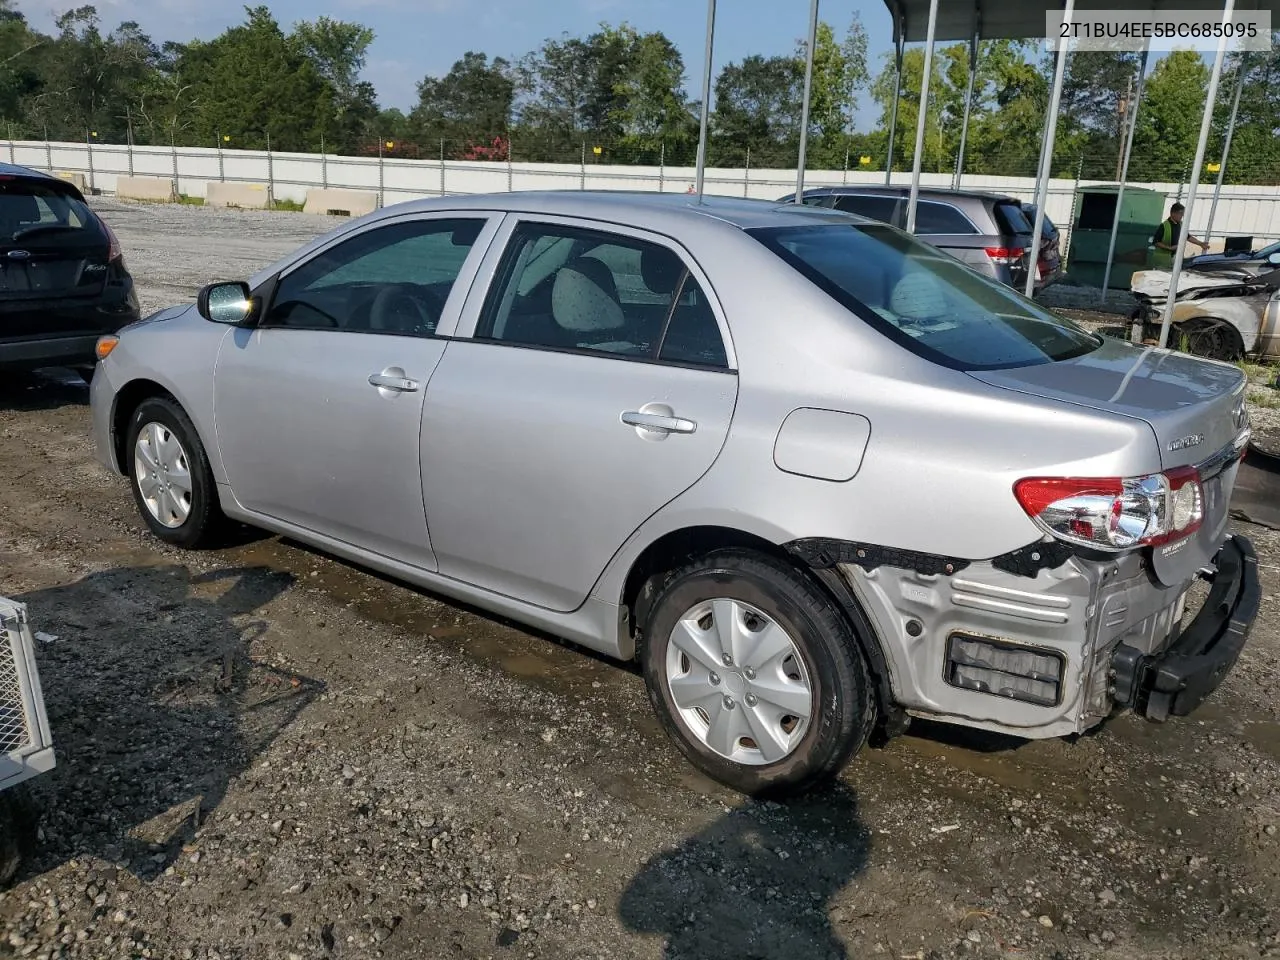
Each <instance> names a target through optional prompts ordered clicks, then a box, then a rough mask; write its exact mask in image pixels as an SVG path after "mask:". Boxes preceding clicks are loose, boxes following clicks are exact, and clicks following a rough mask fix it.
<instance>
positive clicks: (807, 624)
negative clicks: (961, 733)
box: [641, 548, 876, 796]
mask: <svg viewBox="0 0 1280 960" xmlns="http://www.w3.org/2000/svg"><path fill="white" fill-rule="evenodd" d="M653 596H654V600H653V604H652V606H651V607H650V608H649V613H648V616H647V617H646V623H645V624H644V626H643V631H642V643H641V659H642V666H643V672H644V678H645V685H646V686H647V687H648V691H649V699H650V701H651V702H652V703H653V707H654V709H655V711H656V712H657V714H658V718H659V719H660V720H661V722H662V725H663V727H664V728H665V729H666V731H667V733H668V735H670V736H671V738H672V739H673V740H674V741H675V743H676V745H677V746H678V747H679V748H680V750H681V751H682V752H683V753H684V755H685V756H686V757H688V758H689V760H690V761H691V762H692V763H693V764H694V765H695V766H696V767H698V769H699V770H701V771H702V772H703V773H705V774H706V775H707V776H709V777H711V778H712V779H713V780H716V781H717V782H719V783H722V784H724V785H725V786H728V787H731V788H732V789H734V790H737V791H739V792H741V793H745V794H748V795H751V796H784V795H793V794H797V793H801V792H804V791H805V790H807V789H809V788H810V787H813V786H815V785H817V784H819V783H821V782H822V781H824V780H827V779H830V778H831V777H834V776H835V775H836V774H838V773H839V772H840V771H841V769H843V768H844V766H845V764H847V763H848V762H849V760H850V759H851V758H852V757H853V755H854V754H855V753H857V752H858V750H859V749H861V747H862V745H863V744H864V743H865V742H866V740H867V737H868V735H869V734H870V733H871V730H872V728H873V726H874V724H875V716H876V705H875V699H874V696H873V693H872V689H871V682H870V678H869V673H868V670H867V666H866V662H865V660H864V658H863V654H862V650H861V648H860V646H859V644H858V639H857V637H856V636H855V635H854V632H853V629H852V628H851V627H850V625H849V622H848V621H847V620H846V619H845V617H844V615H843V614H842V613H841V611H840V610H839V609H838V608H837V607H836V605H835V604H834V603H833V602H832V600H831V599H830V598H829V597H828V596H827V595H826V594H825V593H824V592H823V591H822V590H821V588H820V587H819V586H818V585H816V584H815V583H813V582H812V581H811V580H810V579H809V578H808V577H807V576H806V575H805V574H803V573H802V572H800V571H799V570H797V569H795V568H794V567H791V566H789V565H788V564H786V563H785V562H781V561H778V560H775V559H773V558H771V557H768V556H766V555H764V554H762V553H757V552H755V551H752V550H745V549H736V548H735V549H725V550H718V551H715V552H714V553H712V554H710V555H708V556H706V557H704V558H702V559H699V560H696V561H694V562H692V563H690V564H688V565H687V566H685V567H682V568H680V569H678V570H675V571H672V572H671V573H669V574H667V575H665V576H664V577H663V578H662V579H661V580H660V582H659V583H658V584H657V587H656V589H655V590H654V594H653ZM716 598H727V599H730V600H736V601H740V602H744V603H747V604H750V605H751V606H753V607H755V608H756V609H757V610H759V611H760V612H761V613H763V614H765V615H767V616H768V617H770V618H772V619H773V620H774V621H775V622H776V623H777V624H778V625H779V626H780V627H782V628H783V629H784V630H786V631H787V633H788V635H789V637H790V639H791V641H792V643H793V644H794V645H795V647H796V649H797V650H798V652H799V654H800V657H801V658H802V660H803V661H804V667H805V671H806V672H807V675H808V677H809V678H810V686H811V703H812V704H814V707H813V708H812V709H813V713H812V714H811V716H810V719H809V727H808V730H807V731H806V732H805V733H804V735H803V737H802V739H801V740H800V742H799V743H798V744H796V746H795V747H794V749H793V750H792V752H790V753H789V754H788V755H786V756H785V757H783V758H782V759H780V760H778V761H775V762H773V763H762V764H758V765H753V764H747V763H738V762H735V761H733V760H730V759H728V758H727V757H724V756H722V755H721V754H719V753H717V752H716V751H714V750H712V749H710V748H709V747H708V746H706V745H705V744H704V743H702V742H701V740H700V739H699V738H697V737H696V736H695V735H694V734H693V733H692V732H690V731H689V730H688V729H687V728H686V727H685V725H684V721H683V720H682V719H680V717H679V709H678V707H677V706H676V704H675V701H674V700H673V699H672V697H671V693H670V690H669V689H668V685H667V681H666V672H667V666H666V664H667V651H668V648H669V645H670V639H671V633H672V631H673V630H674V629H675V627H676V625H677V623H678V621H679V618H680V617H682V616H683V615H684V614H685V613H686V612H687V611H688V610H690V609H692V608H693V607H694V606H696V605H697V604H699V603H701V602H704V601H707V600H711V599H716ZM739 743H741V741H739Z"/></svg>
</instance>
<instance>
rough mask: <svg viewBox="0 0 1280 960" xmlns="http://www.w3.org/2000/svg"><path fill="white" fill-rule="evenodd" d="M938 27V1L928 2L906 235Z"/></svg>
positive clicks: (912, 220)
mask: <svg viewBox="0 0 1280 960" xmlns="http://www.w3.org/2000/svg"><path fill="white" fill-rule="evenodd" d="M937 27H938V0H929V30H928V33H927V34H926V36H925V41H924V73H922V74H921V76H920V116H918V117H917V118H916V155H915V156H914V157H912V158H911V198H910V199H909V200H908V201H907V233H915V232H916V201H918V200H919V199H920V168H921V165H922V164H923V162H924V156H923V154H924V124H925V120H926V118H927V117H928V115H929V80H930V78H931V76H932V74H933V36H934V34H935V33H936V32H937Z"/></svg>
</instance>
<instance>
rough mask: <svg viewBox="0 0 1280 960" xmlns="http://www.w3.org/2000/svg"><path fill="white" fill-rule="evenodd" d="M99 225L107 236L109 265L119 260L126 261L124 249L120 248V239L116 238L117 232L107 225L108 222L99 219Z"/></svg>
mask: <svg viewBox="0 0 1280 960" xmlns="http://www.w3.org/2000/svg"><path fill="white" fill-rule="evenodd" d="M98 223H99V224H100V225H101V226H102V229H103V230H104V231H105V232H106V234H107V263H115V262H116V261H117V260H123V259H124V248H122V247H121V246H120V238H119V237H117V236H116V232H115V231H114V230H112V229H111V227H110V226H108V225H107V221H105V220H103V219H102V218H101V217H98Z"/></svg>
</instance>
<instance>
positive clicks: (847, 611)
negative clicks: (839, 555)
mask: <svg viewBox="0 0 1280 960" xmlns="http://www.w3.org/2000/svg"><path fill="white" fill-rule="evenodd" d="M731 548H739V549H747V550H752V551H755V552H757V553H760V554H763V555H765V556H767V557H769V558H771V559H773V560H775V561H778V562H780V563H783V564H785V565H786V566H788V567H790V568H791V569H793V570H795V571H797V572H798V573H800V574H801V575H802V576H804V577H806V578H807V579H808V580H809V581H810V582H811V583H812V584H813V585H814V586H816V587H817V588H818V589H819V590H820V591H822V593H823V594H825V595H826V596H827V598H828V599H830V600H831V601H832V602H833V603H834V604H835V606H836V609H838V610H839V611H840V613H841V615H842V616H843V617H844V618H845V621H846V622H847V623H848V624H849V627H850V629H851V630H852V631H853V635H854V636H855V637H856V638H857V641H858V646H859V647H860V648H861V650H862V653H863V656H864V657H865V658H866V663H867V669H868V671H869V673H870V674H871V680H872V689H873V693H874V696H875V698H876V706H877V708H878V712H879V716H880V718H881V722H882V724H887V723H890V722H894V721H895V718H896V717H897V713H898V712H897V711H896V709H895V707H894V697H893V689H892V684H891V681H890V676H889V668H888V661H887V658H886V657H885V653H884V649H883V647H882V646H881V643H882V641H881V639H880V637H879V635H878V634H877V633H876V630H875V628H874V626H873V625H872V623H871V620H870V618H869V617H868V616H867V615H866V613H865V611H863V610H862V606H861V604H859V602H858V600H857V598H856V597H855V596H854V594H853V591H852V590H851V589H850V588H849V586H848V584H846V583H845V581H844V580H843V578H842V577H841V576H840V574H839V572H838V571H836V570H835V569H834V568H831V569H823V568H819V567H816V566H813V565H812V564H810V563H808V562H806V561H805V560H804V559H802V557H801V556H800V554H799V553H797V552H795V551H792V550H791V549H789V548H788V546H787V545H786V544H785V543H783V544H779V543H777V542H775V541H773V540H770V539H768V538H766V537H764V536H761V535H760V534H758V533H752V532H749V531H747V530H744V529H741V528H739V527H732V526H720V525H716V524H703V525H694V526H686V527H681V528H679V529H676V530H670V531H668V532H666V533H664V534H662V535H661V536H658V537H656V538H655V539H654V540H652V541H651V542H650V543H649V544H648V545H647V546H645V547H644V549H642V550H641V551H640V552H639V553H638V555H637V556H636V557H635V559H634V560H632V561H631V564H630V566H629V567H628V569H627V572H626V575H625V577H624V578H623V584H622V592H621V596H620V598H619V610H620V623H619V627H620V633H621V634H622V636H621V637H620V640H621V641H623V643H622V644H621V645H622V646H623V655H624V657H627V658H633V657H634V656H635V655H636V653H637V651H638V649H639V645H638V642H637V641H638V640H639V636H640V624H642V623H643V622H644V621H645V619H646V618H647V616H648V611H649V607H650V605H651V604H652V602H653V600H654V598H655V595H656V592H657V588H658V585H659V579H660V577H661V575H662V574H664V573H666V572H668V571H670V570H673V569H676V568H677V567H680V566H682V565H684V564H685V563H687V562H689V561H690V560H693V559H695V558H697V557H700V556H705V555H706V554H708V553H711V552H713V551H715V550H723V549H731Z"/></svg>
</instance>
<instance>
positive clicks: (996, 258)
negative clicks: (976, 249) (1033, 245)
mask: <svg viewBox="0 0 1280 960" xmlns="http://www.w3.org/2000/svg"><path fill="white" fill-rule="evenodd" d="M986 249H987V256H988V257H990V258H991V259H992V261H993V262H995V263H1002V264H1013V263H1017V262H1018V261H1019V260H1021V259H1022V258H1023V256H1024V255H1025V254H1026V252H1027V250H1026V248H1025V247H987V248H986Z"/></svg>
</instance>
